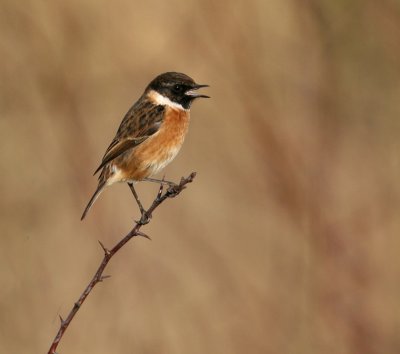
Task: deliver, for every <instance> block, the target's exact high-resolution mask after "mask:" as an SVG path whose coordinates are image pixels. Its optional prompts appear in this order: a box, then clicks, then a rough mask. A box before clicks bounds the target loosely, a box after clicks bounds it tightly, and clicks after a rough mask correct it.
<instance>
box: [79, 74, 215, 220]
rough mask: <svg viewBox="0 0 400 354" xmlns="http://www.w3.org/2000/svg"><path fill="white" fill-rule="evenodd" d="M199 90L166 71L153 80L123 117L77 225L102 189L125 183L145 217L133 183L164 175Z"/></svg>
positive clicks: (181, 139) (177, 146)
mask: <svg viewBox="0 0 400 354" xmlns="http://www.w3.org/2000/svg"><path fill="white" fill-rule="evenodd" d="M201 87H208V85H198V84H196V83H195V82H194V81H193V79H192V78H190V77H189V76H187V75H185V74H182V73H177V72H167V73H164V74H161V75H159V76H157V77H156V78H155V79H154V80H153V81H151V82H150V84H149V85H148V86H147V88H146V89H145V91H144V93H143V95H142V96H141V97H140V98H139V100H138V101H137V102H136V103H135V104H134V105H133V106H132V107H131V109H130V110H129V111H128V113H126V115H125V117H124V119H123V120H122V122H121V125H120V126H119V128H118V131H117V133H116V135H115V137H114V139H113V140H112V142H111V144H110V146H109V147H108V149H107V150H106V152H105V154H104V157H103V160H102V161H101V164H100V166H99V167H98V168H97V170H96V171H95V173H94V174H96V173H97V172H99V171H101V173H100V176H99V184H98V186H97V189H96V191H95V192H94V194H93V196H92V198H91V199H90V201H89V203H88V205H87V206H86V208H85V210H84V212H83V214H82V218H81V220H83V219H84V218H85V216H86V214H87V213H88V211H89V209H90V208H91V206H92V205H93V203H94V202H95V201H96V199H97V198H98V196H99V195H100V193H101V192H102V191H103V190H104V188H105V187H107V186H110V185H112V184H114V183H116V182H127V183H128V184H129V187H130V188H131V191H132V193H133V195H134V196H135V198H136V201H137V202H138V205H139V208H140V210H141V212H142V214H143V212H144V209H143V207H142V205H141V203H140V201H139V199H138V196H137V194H136V192H135V189H134V187H133V184H134V183H135V182H138V181H142V180H148V181H153V182H154V181H157V182H163V181H159V180H155V179H151V178H150V177H151V176H153V175H155V174H156V173H157V172H159V171H160V170H162V169H163V168H164V167H165V166H166V165H168V164H169V163H170V162H171V161H172V160H173V159H174V158H175V156H176V155H177V154H178V152H179V150H180V148H181V146H182V144H183V140H184V138H185V135H186V133H187V131H188V126H189V119H190V106H191V104H192V102H193V101H194V100H195V99H196V98H199V97H205V98H208V96H206V95H202V94H200V93H198V92H197V90H198V89H199V88H201Z"/></svg>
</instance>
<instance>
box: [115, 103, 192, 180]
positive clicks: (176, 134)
mask: <svg viewBox="0 0 400 354" xmlns="http://www.w3.org/2000/svg"><path fill="white" fill-rule="evenodd" d="M189 119H190V117H189V112H188V111H184V110H180V109H175V108H171V107H167V108H166V111H165V118H164V121H163V123H162V125H161V127H160V129H159V130H158V132H157V133H155V134H154V135H152V136H151V137H150V138H148V139H147V140H145V141H144V142H143V143H142V144H140V145H139V146H138V147H137V148H135V149H133V150H132V153H131V154H128V155H127V156H125V158H124V161H123V162H122V164H121V165H120V166H118V167H120V168H121V170H122V171H121V172H122V174H123V179H124V180H134V181H140V180H142V179H143V178H146V177H150V176H152V175H154V174H156V173H157V172H159V171H160V170H162V169H163V168H164V167H165V166H166V165H168V164H169V163H170V162H171V161H172V160H173V159H174V158H175V156H176V155H177V154H178V152H179V150H180V148H181V146H182V144H183V141H184V139H185V135H186V133H187V131H188V127H189Z"/></svg>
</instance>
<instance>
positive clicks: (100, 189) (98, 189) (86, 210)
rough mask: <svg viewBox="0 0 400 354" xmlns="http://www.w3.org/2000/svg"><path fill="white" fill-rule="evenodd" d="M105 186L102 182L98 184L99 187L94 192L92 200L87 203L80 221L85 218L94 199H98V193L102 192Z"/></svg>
mask: <svg viewBox="0 0 400 354" xmlns="http://www.w3.org/2000/svg"><path fill="white" fill-rule="evenodd" d="M105 186H106V184H105V183H104V182H103V183H99V185H98V186H97V189H96V192H94V194H93V196H92V198H90V200H89V203H88V205H87V206H86V208H85V211H84V212H83V214H82V217H81V220H83V219H84V218H85V216H86V214H87V213H88V211H89V210H90V208H91V207H92V205H93V204H94V202H95V201H96V199H97V198H98V197H99V195H100V193H101V192H102V191H103V189H104V187H105Z"/></svg>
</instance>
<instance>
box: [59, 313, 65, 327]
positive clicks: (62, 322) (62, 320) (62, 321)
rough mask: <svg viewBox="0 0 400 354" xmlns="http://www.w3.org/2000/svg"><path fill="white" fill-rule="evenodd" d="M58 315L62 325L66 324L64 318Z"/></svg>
mask: <svg viewBox="0 0 400 354" xmlns="http://www.w3.org/2000/svg"><path fill="white" fill-rule="evenodd" d="M58 317H60V321H61V325H63V324H64V319H63V318H62V317H61V315H58Z"/></svg>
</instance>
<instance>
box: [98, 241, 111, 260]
mask: <svg viewBox="0 0 400 354" xmlns="http://www.w3.org/2000/svg"><path fill="white" fill-rule="evenodd" d="M99 243H100V246H101V248H102V249H103V251H104V254H105V255H106V256H109V255H110V251H109V250H108V249H107V248H106V247H104V245H103V244H102V243H101V241H99Z"/></svg>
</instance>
